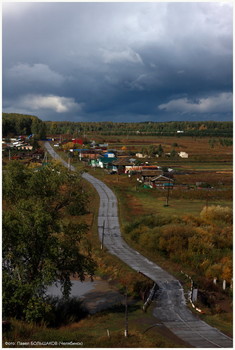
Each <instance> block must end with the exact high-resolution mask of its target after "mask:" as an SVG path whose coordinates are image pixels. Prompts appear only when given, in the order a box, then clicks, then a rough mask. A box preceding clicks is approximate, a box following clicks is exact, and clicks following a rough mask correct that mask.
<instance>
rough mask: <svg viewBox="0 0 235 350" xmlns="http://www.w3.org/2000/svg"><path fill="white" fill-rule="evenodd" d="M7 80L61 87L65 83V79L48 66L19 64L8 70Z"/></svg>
mask: <svg viewBox="0 0 235 350" xmlns="http://www.w3.org/2000/svg"><path fill="white" fill-rule="evenodd" d="M7 78H8V79H12V80H16V81H17V80H22V79H23V80H24V82H25V81H26V82H28V83H34V84H35V83H46V84H50V85H60V84H62V83H63V82H64V80H65V79H64V77H63V76H62V75H61V74H59V73H57V72H55V71H53V70H51V69H50V67H49V66H48V65H46V64H42V63H35V64H32V65H30V64H27V63H18V64H16V65H14V66H13V67H11V68H10V69H8V71H7Z"/></svg>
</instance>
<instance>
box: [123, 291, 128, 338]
mask: <svg viewBox="0 0 235 350" xmlns="http://www.w3.org/2000/svg"><path fill="white" fill-rule="evenodd" d="M124 335H125V337H128V305H127V287H126V299H125V331H124Z"/></svg>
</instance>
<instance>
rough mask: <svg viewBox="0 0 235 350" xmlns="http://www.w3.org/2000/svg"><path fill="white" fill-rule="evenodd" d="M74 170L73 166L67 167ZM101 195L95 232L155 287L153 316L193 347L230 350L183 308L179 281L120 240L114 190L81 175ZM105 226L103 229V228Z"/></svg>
mask: <svg viewBox="0 0 235 350" xmlns="http://www.w3.org/2000/svg"><path fill="white" fill-rule="evenodd" d="M45 147H46V149H47V150H48V152H49V153H50V154H51V156H52V157H53V158H56V159H58V160H60V161H62V163H63V164H64V166H66V167H68V164H67V163H66V162H65V161H64V160H62V159H61V157H60V156H59V155H58V154H57V153H56V152H55V151H54V150H53V148H52V147H51V146H50V144H49V143H48V142H45ZM70 169H71V170H72V171H75V168H74V167H73V166H71V167H70ZM82 176H83V178H84V179H86V180H87V181H89V182H90V183H91V184H92V185H93V186H94V187H95V189H96V191H97V192H98V194H99V196H100V207H99V214H98V232H99V238H100V240H102V235H103V231H104V246H105V247H106V248H107V250H108V251H109V252H110V253H111V254H113V255H116V256H117V257H118V258H119V259H121V260H122V261H124V262H125V263H126V264H127V265H129V266H130V267H131V268H132V269H133V270H135V271H137V272H141V273H143V274H144V275H146V276H148V277H149V278H150V279H151V280H152V281H154V282H155V283H156V284H157V286H158V288H159V289H158V291H157V298H156V300H155V303H156V306H155V307H154V316H155V317H156V318H157V319H158V320H160V321H161V322H162V324H163V325H164V326H165V327H167V328H168V329H169V330H170V331H171V332H172V333H174V334H175V335H176V336H178V337H179V338H180V339H182V340H184V341H185V342H187V343H188V344H190V345H191V347H196V348H232V347H233V340H232V338H230V337H228V336H226V335H225V334H223V333H222V332H220V331H219V330H218V329H216V328H213V327H211V326H209V325H208V324H207V323H205V322H204V321H202V320H200V319H199V318H198V317H197V316H196V315H195V314H193V313H192V312H191V311H190V310H189V309H188V308H187V306H186V300H185V297H184V291H183V288H182V286H181V284H180V282H179V281H178V280H177V279H176V278H175V277H173V276H172V275H170V274H169V273H168V272H166V271H164V270H163V269H162V268H161V267H159V266H158V265H156V264H155V263H153V262H151V261H150V260H148V259H147V258H146V257H144V256H143V255H141V254H140V253H138V252H137V251H135V250H134V249H132V248H131V247H129V246H128V245H127V243H126V242H125V241H124V240H123V239H122V237H121V231H120V226H119V220H118V204H117V198H116V196H115V194H114V193H113V191H112V190H111V189H110V188H109V187H108V186H107V185H105V184H104V183H103V182H102V181H100V180H98V179H96V178H95V177H94V176H92V175H90V174H88V173H83V175H82ZM103 225H104V228H103Z"/></svg>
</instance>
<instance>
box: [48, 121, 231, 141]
mask: <svg viewBox="0 0 235 350" xmlns="http://www.w3.org/2000/svg"><path fill="white" fill-rule="evenodd" d="M45 123H46V126H47V132H48V133H49V134H73V135H75V136H76V135H81V134H83V133H92V132H98V133H99V134H101V135H139V136H141V135H143V136H146V135H149V136H154V135H156V134H158V135H159V134H160V135H163V136H172V135H175V134H176V135H178V136H183V135H187V136H225V137H226V136H229V137H231V136H232V130H233V126H232V122H214V121H206V122H190V121H182V122H143V123H123V122H122V123H116V122H54V121H47V122H45ZM177 131H183V133H177Z"/></svg>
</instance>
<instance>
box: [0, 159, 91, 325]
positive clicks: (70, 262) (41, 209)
mask: <svg viewBox="0 0 235 350" xmlns="http://www.w3.org/2000/svg"><path fill="white" fill-rule="evenodd" d="M14 188H15V196H14V193H13V189H14ZM3 189H4V190H3V202H4V205H5V206H6V207H7V208H8V209H6V210H4V214H3V241H2V250H3V312H4V316H6V317H17V318H20V319H25V320H27V321H41V320H44V319H45V318H46V317H47V315H48V313H49V312H50V310H51V305H50V303H49V301H48V298H47V296H46V288H47V286H49V285H50V284H52V283H53V282H56V281H60V283H61V285H62V291H63V295H64V297H68V296H69V293H70V289H71V281H70V276H71V275H75V274H77V275H78V276H79V278H80V280H84V278H85V276H86V275H91V276H92V275H93V274H94V269H95V263H94V261H93V259H92V257H91V252H90V250H89V249H88V250H85V249H83V245H84V242H85V241H86V237H85V234H86V233H87V230H88V227H87V225H86V224H84V223H82V221H80V223H79V224H76V225H75V224H72V223H66V221H65V220H64V216H65V213H66V212H67V210H68V211H70V215H71V214H72V215H81V214H83V213H85V212H86V204H87V195H86V193H84V190H83V188H82V186H81V183H80V178H79V176H78V175H77V174H76V176H74V174H70V173H69V172H68V171H67V170H66V169H65V168H63V167H62V166H59V165H51V166H45V167H43V168H41V170H40V171H38V172H35V171H32V170H29V169H26V168H25V167H24V166H23V165H22V164H19V163H18V162H11V163H10V164H9V165H8V166H7V167H6V169H5V171H4V176H3ZM71 206H72V210H71Z"/></svg>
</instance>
